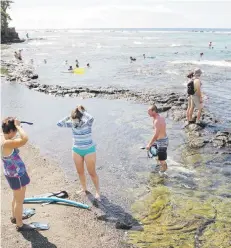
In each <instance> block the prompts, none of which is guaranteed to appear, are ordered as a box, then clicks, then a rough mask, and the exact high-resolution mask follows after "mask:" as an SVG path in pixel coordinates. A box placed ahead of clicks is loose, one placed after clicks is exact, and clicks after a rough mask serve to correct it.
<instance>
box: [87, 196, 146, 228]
mask: <svg viewBox="0 0 231 248" xmlns="http://www.w3.org/2000/svg"><path fill="white" fill-rule="evenodd" d="M87 197H88V199H89V200H90V202H91V203H92V204H93V205H94V206H95V207H96V208H97V209H98V210H99V211H97V209H92V211H94V213H95V215H96V218H97V219H98V220H102V221H106V222H111V223H115V227H116V228H117V229H124V230H130V229H132V230H137V231H142V230H143V227H142V225H141V224H140V223H139V222H138V220H136V219H135V218H134V217H133V216H132V215H131V214H129V213H127V212H125V210H124V209H123V208H122V207H120V206H119V205H116V204H114V203H112V202H110V201H109V200H108V198H107V197H106V196H103V195H102V196H101V201H98V200H96V199H95V197H94V196H93V195H92V194H91V193H90V192H88V194H87Z"/></svg>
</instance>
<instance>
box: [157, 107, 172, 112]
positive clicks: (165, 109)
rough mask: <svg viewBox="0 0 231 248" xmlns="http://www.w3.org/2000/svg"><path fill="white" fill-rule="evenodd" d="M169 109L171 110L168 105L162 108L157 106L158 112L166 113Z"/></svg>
mask: <svg viewBox="0 0 231 248" xmlns="http://www.w3.org/2000/svg"><path fill="white" fill-rule="evenodd" d="M169 109H171V106H170V105H164V106H158V111H159V112H160V113H161V112H165V111H168V110H169Z"/></svg>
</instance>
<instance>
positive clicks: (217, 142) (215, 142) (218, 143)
mask: <svg viewBox="0 0 231 248" xmlns="http://www.w3.org/2000/svg"><path fill="white" fill-rule="evenodd" d="M224 145H225V142H224V141H223V140H217V139H214V140H213V146H215V147H223V146H224Z"/></svg>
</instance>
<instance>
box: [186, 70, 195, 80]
mask: <svg viewBox="0 0 231 248" xmlns="http://www.w3.org/2000/svg"><path fill="white" fill-rule="evenodd" d="M193 76H194V72H193V71H192V72H190V73H189V74H188V75H187V78H190V79H191V78H193Z"/></svg>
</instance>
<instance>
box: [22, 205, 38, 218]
mask: <svg viewBox="0 0 231 248" xmlns="http://www.w3.org/2000/svg"><path fill="white" fill-rule="evenodd" d="M35 213H36V211H35V208H25V209H23V214H22V218H23V219H24V220H25V219H28V218H30V217H31V216H33V215H35Z"/></svg>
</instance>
